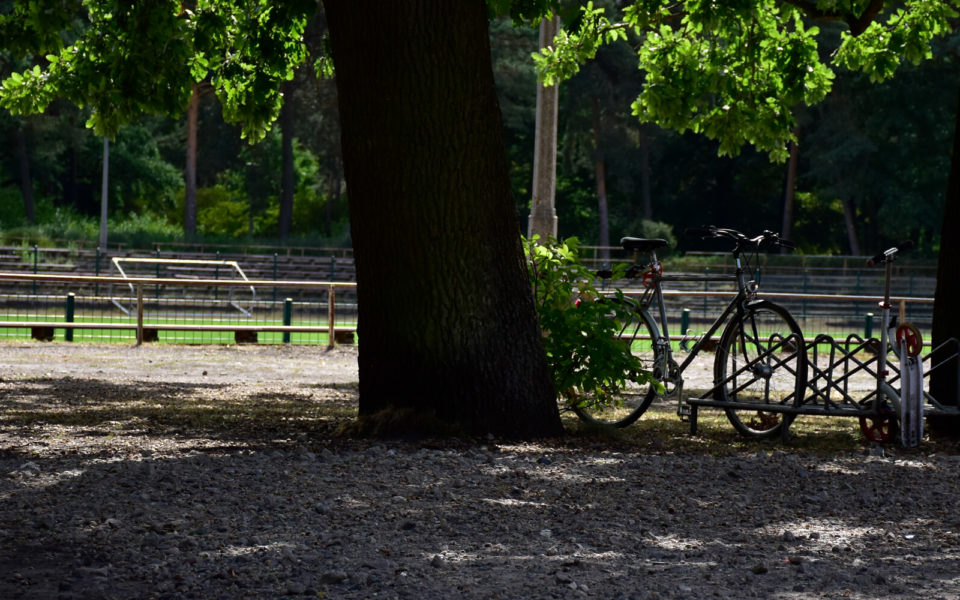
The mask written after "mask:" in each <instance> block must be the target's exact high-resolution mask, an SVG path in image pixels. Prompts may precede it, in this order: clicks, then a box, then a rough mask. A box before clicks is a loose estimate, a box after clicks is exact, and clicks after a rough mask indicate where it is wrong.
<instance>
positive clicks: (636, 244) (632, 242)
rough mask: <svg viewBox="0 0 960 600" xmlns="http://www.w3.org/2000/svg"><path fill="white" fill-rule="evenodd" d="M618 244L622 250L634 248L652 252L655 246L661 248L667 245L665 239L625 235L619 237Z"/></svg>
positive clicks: (638, 250)
mask: <svg viewBox="0 0 960 600" xmlns="http://www.w3.org/2000/svg"><path fill="white" fill-rule="evenodd" d="M620 245H621V246H623V249H624V250H636V251H637V252H652V251H653V250H656V249H657V248H663V247H664V246H666V245H667V240H661V239H653V240H648V239H645V238H635V237H625V238H620Z"/></svg>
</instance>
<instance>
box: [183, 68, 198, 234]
mask: <svg viewBox="0 0 960 600" xmlns="http://www.w3.org/2000/svg"><path fill="white" fill-rule="evenodd" d="M199 113H200V88H199V85H198V84H196V83H195V84H193V93H192V94H191V95H190V105H189V106H188V107H187V166H186V171H185V174H184V196H183V233H184V235H186V236H187V237H192V236H194V235H196V234H197V120H198V116H199Z"/></svg>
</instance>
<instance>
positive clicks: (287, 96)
mask: <svg viewBox="0 0 960 600" xmlns="http://www.w3.org/2000/svg"><path fill="white" fill-rule="evenodd" d="M283 87H284V94H283V107H282V108H281V109H280V135H281V142H280V143H281V148H282V155H283V166H282V172H281V191H280V215H279V217H278V219H277V220H278V223H277V226H278V233H279V234H280V239H284V238H286V237H287V236H288V235H290V227H291V225H292V224H293V190H294V187H295V186H296V179H295V177H294V172H293V85H292V84H291V83H290V82H287V83H285V84H284V86H283Z"/></svg>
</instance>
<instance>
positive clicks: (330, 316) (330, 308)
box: [327, 285, 337, 348]
mask: <svg viewBox="0 0 960 600" xmlns="http://www.w3.org/2000/svg"><path fill="white" fill-rule="evenodd" d="M335 297H336V293H335V292H334V287H333V286H332V285H331V286H330V287H329V288H328V291H327V348H333V347H334V345H336V343H337V340H336V328H335V327H334V317H335V314H336V311H335V309H334V305H335V304H336V301H335Z"/></svg>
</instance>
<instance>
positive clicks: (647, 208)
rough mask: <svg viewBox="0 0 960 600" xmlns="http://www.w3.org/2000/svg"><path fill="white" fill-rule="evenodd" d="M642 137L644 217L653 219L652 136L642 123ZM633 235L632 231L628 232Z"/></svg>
mask: <svg viewBox="0 0 960 600" xmlns="http://www.w3.org/2000/svg"><path fill="white" fill-rule="evenodd" d="M639 133H640V139H639V142H638V144H639V147H640V200H641V204H642V206H643V218H644V219H646V220H648V221H652V220H653V195H652V194H651V193H650V136H649V135H648V133H647V127H646V126H645V125H641V126H640V129H639ZM627 233H629V234H630V235H633V234H632V233H630V232H627Z"/></svg>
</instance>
